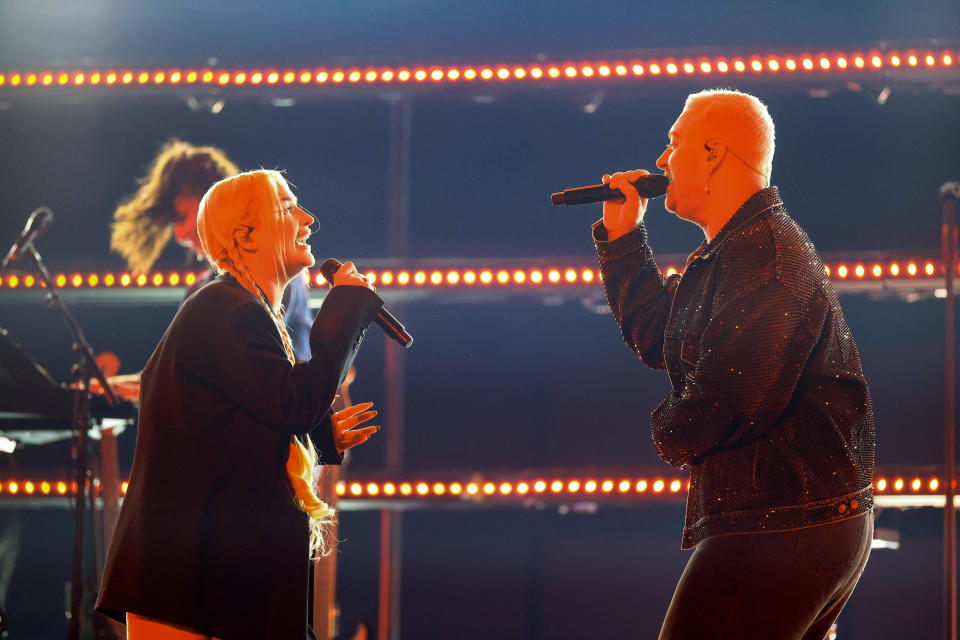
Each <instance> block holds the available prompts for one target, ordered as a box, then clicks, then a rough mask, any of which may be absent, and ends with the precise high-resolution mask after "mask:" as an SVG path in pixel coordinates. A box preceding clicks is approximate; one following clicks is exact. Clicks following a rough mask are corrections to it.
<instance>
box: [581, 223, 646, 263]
mask: <svg viewBox="0 0 960 640" xmlns="http://www.w3.org/2000/svg"><path fill="white" fill-rule="evenodd" d="M593 245H594V247H595V248H596V250H597V255H598V256H599V257H600V261H601V262H607V261H611V260H619V259H620V258H623V257H625V256H627V255H629V254H631V253H634V252H640V253H643V251H644V250H646V248H647V228H646V226H644V224H643V223H642V222H641V223H640V225H639V226H638V227H637V228H636V229H634V230H633V231H630V232H628V233H625V234H623V235H622V236H620V237H619V238H617V239H616V240H613V241H610V240H607V228H606V227H605V226H603V220H597V221H596V222H595V223H594V224H593Z"/></svg>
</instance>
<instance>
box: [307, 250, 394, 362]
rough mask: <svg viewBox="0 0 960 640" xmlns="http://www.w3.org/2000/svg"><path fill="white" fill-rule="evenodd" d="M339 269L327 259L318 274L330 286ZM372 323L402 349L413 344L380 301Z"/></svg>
mask: <svg viewBox="0 0 960 640" xmlns="http://www.w3.org/2000/svg"><path fill="white" fill-rule="evenodd" d="M339 268H340V261H339V260H337V259H336V258H327V259H326V260H324V261H323V264H322V265H320V273H322V274H323V277H324V278H326V279H327V282H329V283H330V284H331V286H332V285H333V274H335V273H336V272H337V269H339ZM374 295H376V294H374ZM377 298H378V299H379V298H380V296H377ZM373 321H374V322H376V323H377V326H378V327H380V328H381V329H383V332H384V333H386V334H387V335H388V336H389V337H391V338H393V339H394V340H396V341H397V342H398V343H399V344H400V346H401V347H403V348H404V349H409V348H410V345H412V344H413V336H411V335H410V334H409V333H407V330H406V329H405V328H404V327H403V325H402V324H400V321H399V320H397V319H396V318H394V317H393V314H392V313H390V312H389V311H387V310H386V309H385V308H384V306H383V300H382V299H381V300H380V309H379V310H378V311H377V315H376V316H374V318H373Z"/></svg>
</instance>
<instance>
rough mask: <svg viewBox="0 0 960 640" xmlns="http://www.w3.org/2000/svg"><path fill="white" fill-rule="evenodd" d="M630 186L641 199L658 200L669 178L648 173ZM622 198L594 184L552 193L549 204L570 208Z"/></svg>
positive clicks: (664, 190) (608, 188)
mask: <svg viewBox="0 0 960 640" xmlns="http://www.w3.org/2000/svg"><path fill="white" fill-rule="evenodd" d="M630 184H632V185H633V186H634V187H636V188H637V192H638V193H639V194H640V197H641V198H659V197H660V196H662V195H664V194H665V193H666V192H667V186H668V185H669V184H670V178H668V177H667V176H664V175H661V174H659V173H649V174H647V175H645V176H641V177H640V178H638V179H636V180H634V181H633V182H631V183H630ZM622 197H623V193H621V191H620V190H619V189H611V188H610V187H609V186H608V185H605V184H595V185H592V186H589V187H579V188H576V189H567V190H565V191H561V192H560V193H554V194H553V195H551V196H550V202H552V203H553V204H557V205H559V204H565V205H567V206H571V205H575V204H590V203H593V202H603V201H604V200H616V199H617V198H622Z"/></svg>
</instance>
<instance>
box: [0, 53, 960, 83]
mask: <svg viewBox="0 0 960 640" xmlns="http://www.w3.org/2000/svg"><path fill="white" fill-rule="evenodd" d="M958 57H960V54H958V53H955V52H951V51H949V50H946V49H940V50H937V51H934V50H927V51H914V50H910V51H906V52H900V51H889V52H885V53H882V52H880V51H871V52H868V53H863V52H858V51H854V52H849V53H829V54H828V53H820V54H800V55H754V56H739V57H738V56H729V57H728V56H721V57H707V56H697V57H689V58H683V57H681V58H680V59H679V60H678V59H675V58H672V57H668V58H658V59H645V60H632V61H625V60H623V61H615V62H605V61H582V62H565V63H559V64H539V63H538V64H526V65H507V64H497V65H466V66H440V65H431V66H424V67H412V68H410V67H405V66H398V67H394V66H390V67H367V68H363V69H360V68H335V69H326V68H321V69H301V70H299V71H294V70H291V69H287V70H284V71H280V70H269V69H268V70H259V69H250V70H243V69H234V70H229V71H228V70H215V69H201V70H194V69H187V70H181V69H168V70H164V69H153V70H139V71H134V70H132V69H128V70H121V71H117V70H113V69H110V70H91V69H88V70H82V71H81V70H76V71H65V70H61V71H41V72H36V71H15V70H11V71H6V72H0V87H34V86H38V87H57V86H59V87H70V86H73V87H87V86H94V87H97V86H106V87H126V86H144V85H153V86H158V85H172V86H177V85H198V84H199V85H213V86H221V87H227V86H234V87H242V86H261V85H268V86H273V85H286V86H291V85H294V86H295V85H301V86H302V85H312V86H316V85H321V86H322V85H363V84H394V83H400V84H403V83H441V82H442V83H456V82H476V81H486V82H497V81H499V82H505V81H529V80H532V81H539V80H583V79H587V80H592V79H597V78H599V79H603V78H611V79H615V78H631V77H632V78H641V77H662V76H665V77H677V76H691V75H727V74H735V75H736V74H790V73H810V72H818V73H830V72H855V71H880V70H884V69H951V68H953V67H955V66H956V65H957V59H958Z"/></svg>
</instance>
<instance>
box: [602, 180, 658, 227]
mask: <svg viewBox="0 0 960 640" xmlns="http://www.w3.org/2000/svg"><path fill="white" fill-rule="evenodd" d="M649 173H650V172H649V171H645V170H643V169H635V170H633V171H618V172H616V173H615V174H613V175H610V174H604V176H603V184H606V185H610V188H611V189H619V190H620V191H621V192H622V193H623V198H622V199H618V200H606V201H605V202H604V203H603V226H604V227H605V228H606V230H607V240H611V241H612V240H616V239H617V238H619V237H620V236H622V235H624V234H626V233H629V232H631V231H633V230H634V229H636V228H637V227H638V226H640V223H641V222H642V221H643V214H644V213H646V211H647V199H646V198H641V197H640V194H639V193H637V189H636V187H634V186H633V185H632V184H630V183H631V182H633V181H634V180H638V179H639V178H640V177H641V176H645V175H647V174H649Z"/></svg>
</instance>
